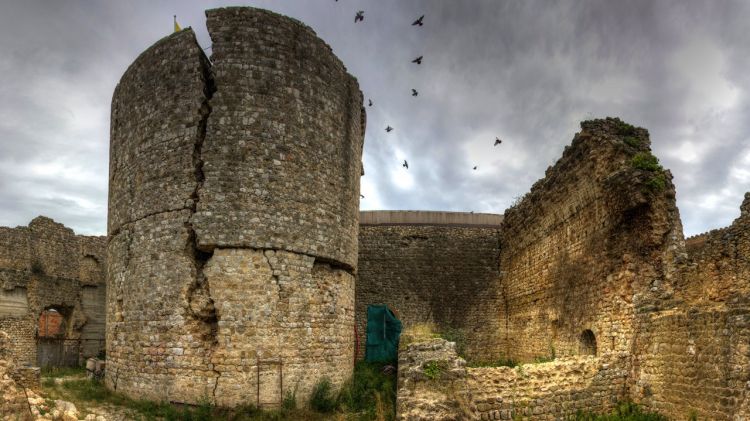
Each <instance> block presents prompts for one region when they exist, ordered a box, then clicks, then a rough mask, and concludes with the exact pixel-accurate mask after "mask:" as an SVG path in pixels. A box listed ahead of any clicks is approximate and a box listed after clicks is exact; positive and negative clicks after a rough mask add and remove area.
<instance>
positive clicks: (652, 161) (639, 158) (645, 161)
mask: <svg viewBox="0 0 750 421" xmlns="http://www.w3.org/2000/svg"><path fill="white" fill-rule="evenodd" d="M630 163H631V165H632V166H633V167H634V168H636V169H639V170H644V171H661V170H662V167H661V165H659V159H658V158H657V157H655V156H654V155H652V154H651V153H650V152H639V153H637V154H635V155H634V156H633V159H632V160H631V161H630Z"/></svg>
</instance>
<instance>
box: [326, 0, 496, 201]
mask: <svg viewBox="0 0 750 421" xmlns="http://www.w3.org/2000/svg"><path fill="white" fill-rule="evenodd" d="M336 1H338V0H336ZM424 17H425V15H422V16H420V17H418V18H417V19H416V20H414V22H412V24H411V26H418V27H420V26H424ZM364 20H365V11H364V10H359V11H357V13H356V14H355V15H354V23H355V24H356V23H358V22H364ZM423 59H424V56H423V55H420V56H419V57H416V58H414V59H413V60H412V61H411V62H412V63H414V64H416V65H421V64H422V60H423ZM411 96H412V97H416V96H419V91H417V90H416V89H415V88H411ZM373 104H374V103H373V101H372V99H371V98H368V99H367V106H368V107H372V106H373ZM393 130H395V129H394V128H393V127H391V126H390V125H386V127H385V131H386V133H390V132H392V131H393ZM502 143H503V141H502V140H501V139H500V138H499V137H495V143H494V144H493V146H498V145H500V144H502ZM401 166H402V167H403V168H405V169H407V170H408V169H409V162H408V161H407V160H406V159H404V162H403V164H401ZM477 168H479V166H478V165H474V167H473V168H472V170H474V171H476V170H477ZM360 196H361V197H362V198H363V199H364V196H363V195H360ZM472 213H473V212H472Z"/></svg>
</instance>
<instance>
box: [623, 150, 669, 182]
mask: <svg viewBox="0 0 750 421" xmlns="http://www.w3.org/2000/svg"><path fill="white" fill-rule="evenodd" d="M630 165H631V166H632V167H633V168H635V169H638V170H643V171H648V172H651V173H652V174H651V177H650V178H649V179H648V180H647V181H646V183H645V185H646V188H648V189H649V190H650V191H652V192H658V191H662V190H664V188H665V187H666V186H667V177H666V176H665V175H664V168H663V167H662V166H661V164H659V159H658V158H657V157H655V156H654V155H653V154H652V153H651V152H638V153H637V154H635V155H634V156H633V158H632V159H631V160H630Z"/></svg>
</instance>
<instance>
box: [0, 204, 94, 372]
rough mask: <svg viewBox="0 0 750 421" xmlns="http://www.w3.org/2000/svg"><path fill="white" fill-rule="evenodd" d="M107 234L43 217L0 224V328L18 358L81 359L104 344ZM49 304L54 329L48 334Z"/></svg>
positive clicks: (44, 360) (38, 360) (23, 361)
mask: <svg viewBox="0 0 750 421" xmlns="http://www.w3.org/2000/svg"><path fill="white" fill-rule="evenodd" d="M105 270H106V238H105V237H94V236H83V235H75V233H73V230H71V229H70V228H66V227H64V226H63V225H62V224H58V223H56V222H54V221H53V220H51V219H49V218H45V217H41V216H40V217H37V218H34V220H32V221H31V223H29V226H28V227H16V228H7V227H0V286H1V288H0V331H3V332H5V333H7V334H8V337H9V340H8V341H7V347H8V349H7V350H6V351H7V352H9V353H10V354H11V355H12V356H13V359H14V360H15V361H16V362H17V363H19V364H30V365H37V364H38V365H47V364H57V363H59V362H60V361H61V360H68V361H67V362H69V363H73V364H77V363H79V360H80V359H82V358H86V357H92V356H96V355H98V354H99V353H100V352H102V351H103V350H104V322H105V316H104V306H105V295H106V292H105V291H106V283H105V277H104V274H105ZM50 310H53V312H52V313H51V314H54V315H55V316H56V317H55V319H56V322H55V323H56V327H58V329H56V330H55V331H50V333H51V334H50V335H45V332H44V325H42V326H40V319H42V320H44V317H45V315H47V314H50V313H48V312H49V311H50Z"/></svg>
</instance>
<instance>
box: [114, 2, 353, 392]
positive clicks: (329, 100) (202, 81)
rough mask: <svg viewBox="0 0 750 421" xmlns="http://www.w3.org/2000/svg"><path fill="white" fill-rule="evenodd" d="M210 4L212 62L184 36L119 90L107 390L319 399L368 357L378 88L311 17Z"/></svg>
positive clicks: (155, 52) (130, 73)
mask: <svg viewBox="0 0 750 421" xmlns="http://www.w3.org/2000/svg"><path fill="white" fill-rule="evenodd" d="M206 14H207V17H208V29H209V34H210V36H211V38H212V40H213V46H212V52H213V55H212V62H209V60H208V59H207V58H206V57H205V56H204V54H203V52H202V50H201V48H200V47H199V46H198V44H197V42H196V40H195V36H194V34H193V32H192V31H191V30H189V29H187V30H183V31H181V32H178V33H176V34H173V35H171V36H169V37H167V38H164V39H163V40H161V41H159V42H157V43H156V44H155V45H154V46H152V47H151V48H149V49H148V50H146V51H145V52H144V53H143V54H141V56H140V57H138V59H137V60H136V61H135V62H134V63H133V64H132V65H131V66H130V68H129V69H128V70H127V72H126V73H125V75H123V77H122V79H121V81H120V84H119V85H118V87H117V89H116V90H115V95H114V98H113V102H112V116H113V118H112V136H111V144H112V148H111V155H112V159H111V164H110V165H111V167H110V226H109V229H110V242H109V250H108V253H109V269H108V274H107V278H108V281H109V282H110V286H111V288H110V289H111V291H110V293H109V295H108V297H107V300H108V319H107V335H108V353H107V356H108V366H107V378H106V381H107V385H108V387H110V388H112V389H115V390H118V391H120V392H124V393H126V394H129V395H131V396H138V397H142V398H148V399H152V400H168V401H176V402H186V403H199V402H202V401H204V400H206V399H208V400H210V401H212V402H213V403H216V404H218V405H223V406H235V405H240V404H256V405H259V406H267V405H268V406H278V405H279V404H280V403H281V400H282V397H283V396H284V395H285V393H295V392H296V394H297V399H299V400H300V401H307V396H308V395H309V394H310V392H311V390H312V387H313V386H314V384H315V383H317V382H318V381H319V380H321V379H322V378H323V377H328V378H330V379H331V381H332V383H333V385H334V387H338V386H340V385H341V384H342V383H343V382H344V380H345V379H346V378H347V377H348V376H349V375H350V374H351V371H352V367H353V358H354V355H353V352H354V349H353V343H354V338H353V330H354V326H353V325H354V272H355V270H356V250H357V244H356V240H357V228H358V213H357V207H358V197H359V175H360V172H361V162H360V160H361V152H362V142H363V131H364V127H363V124H364V123H363V122H364V114H363V110H362V106H361V102H362V97H361V93H360V92H359V89H358V86H357V83H356V80H354V78H352V77H351V76H350V75H348V74H347V73H346V69H345V68H344V67H343V65H342V64H341V62H340V61H339V60H338V59H337V58H335V56H333V54H332V53H331V51H330V47H328V46H327V45H325V43H324V42H323V41H321V40H320V39H318V38H317V37H316V36H315V34H314V32H313V31H312V30H310V29H309V28H307V27H305V26H303V25H301V24H300V23H298V22H296V21H293V20H291V19H288V18H285V17H282V16H279V15H276V14H273V13H270V12H266V11H262V10H258V9H251V8H226V9H216V10H210V11H208V12H207V13H206ZM162 95H166V96H169V98H170V99H169V100H168V101H161V100H160V96H162ZM134 171H135V172H134ZM161 185H164V186H165V188H164V189H163V190H161V191H160V193H159V196H160V197H158V198H157V200H156V201H151V202H149V203H148V204H142V202H141V200H149V196H148V195H149V194H150V193H149V192H150V191H151V190H150V189H152V188H154V186H157V187H158V186H161ZM162 196H163V197H162Z"/></svg>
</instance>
